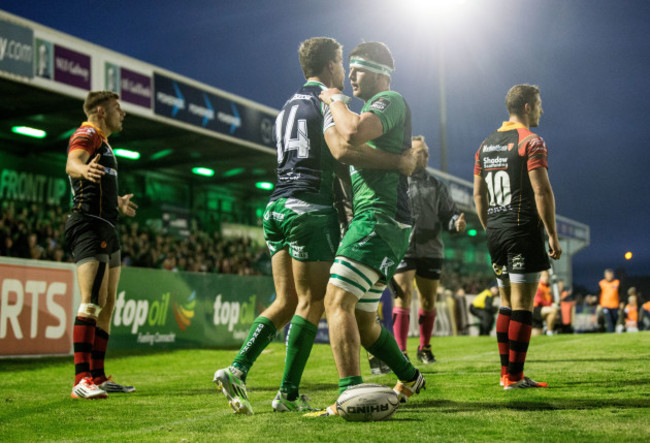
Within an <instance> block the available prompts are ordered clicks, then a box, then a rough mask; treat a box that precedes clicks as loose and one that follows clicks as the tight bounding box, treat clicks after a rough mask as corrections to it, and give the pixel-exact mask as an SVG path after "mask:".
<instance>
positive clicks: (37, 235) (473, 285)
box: [0, 201, 491, 294]
mask: <svg viewBox="0 0 650 443" xmlns="http://www.w3.org/2000/svg"><path fill="white" fill-rule="evenodd" d="M1 210H2V212H1V214H0V256H5V257H16V258H27V259H34V260H52V261H58V262H72V260H71V257H70V255H69V253H68V251H67V249H66V248H65V245H64V236H63V228H64V225H65V220H66V217H67V214H68V211H67V208H66V209H63V208H62V207H61V206H51V207H43V206H41V205H36V204H31V205H29V204H22V205H21V204H19V203H16V202H12V201H3V202H2V204H1ZM120 231H121V232H120V234H121V245H122V264H123V266H137V267H147V268H157V269H166V270H169V271H188V272H215V273H221V274H237V275H260V274H264V275H270V273H271V272H270V271H271V265H270V258H269V254H268V252H267V248H266V246H264V245H257V244H254V243H253V242H252V241H251V240H250V239H248V238H224V237H222V236H221V235H220V234H219V232H213V233H211V234H210V233H208V232H205V231H202V230H201V229H198V228H194V229H190V233H189V235H188V236H174V235H171V234H169V233H166V232H164V230H163V229H162V228H157V227H153V226H150V225H146V224H143V223H140V222H138V221H128V220H127V223H126V224H123V225H121V226H120ZM453 268H454V266H447V267H445V270H444V272H443V276H442V279H441V285H442V286H444V287H446V288H453V289H454V290H456V289H459V288H460V289H462V290H464V291H465V292H467V293H468V294H475V293H478V292H480V291H481V290H482V289H483V288H484V287H487V285H488V284H489V282H490V281H491V278H490V277H477V276H475V275H461V274H460V273H457V272H454V270H453Z"/></svg>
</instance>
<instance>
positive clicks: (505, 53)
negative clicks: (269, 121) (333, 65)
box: [1, 0, 650, 288]
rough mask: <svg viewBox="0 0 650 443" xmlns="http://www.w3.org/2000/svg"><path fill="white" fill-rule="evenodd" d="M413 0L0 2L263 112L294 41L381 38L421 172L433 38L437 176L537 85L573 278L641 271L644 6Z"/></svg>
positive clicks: (429, 117)
mask: <svg viewBox="0 0 650 443" xmlns="http://www.w3.org/2000/svg"><path fill="white" fill-rule="evenodd" d="M413 3H416V2H412V1H409V0H401V1H398V0H391V1H387V0H374V1H365V0H363V1H362V0H358V1H354V0H348V1H345V0H330V1H328V2H322V1H314V0H300V1H289V0H285V1H280V0H270V1H254V0H239V1H214V0H213V1H207V0H206V1H198V0H196V1H187V2H179V1H176V0H174V1H172V0H158V1H124V0H119V1H112V2H102V1H88V0H85V1H78V0H66V1H65V2H53V1H49V0H30V1H24V0H21V1H14V0H3V2H2V6H1V8H2V9H4V10H6V11H8V12H11V13H14V14H17V15H19V16H22V17H25V18H28V19H30V20H33V21H36V22H38V23H41V24H43V25H46V26H49V27H51V28H54V29H56V30H59V31H62V32H65V33H68V34H71V35H73V36H76V37H79V38H81V39H84V40H87V41H89V42H92V43H95V44H98V45H101V46H105V47H107V48H110V49H112V50H115V51H117V52H120V53H124V54H126V55H129V56H132V57H135V58H137V59H140V60H143V61H146V62H149V63H152V64H154V65H157V66H161V67H164V68H166V69H169V70H171V71H174V72H177V73H179V74H182V75H185V76H188V77H190V78H193V79H196V80H199V81H201V82H204V83H207V84H209V85H212V86H215V87H218V88H221V89H224V90H226V91H229V92H232V93H235V94H238V95H241V96H243V97H246V98H249V99H252V100H254V101H257V102H260V103H263V104H265V105H268V106H272V107H274V108H280V107H281V106H282V104H283V103H284V100H285V99H286V98H287V95H288V94H290V93H291V92H293V91H294V90H295V89H296V88H297V87H298V86H299V85H300V84H301V82H302V81H303V78H302V74H301V71H300V68H299V65H298V61H297V55H296V50H297V47H298V44H299V43H300V42H301V41H302V40H305V39H306V38H309V37H313V36H321V35H325V36H330V37H333V38H336V39H337V40H338V41H339V42H341V43H342V44H343V45H344V56H345V57H347V53H348V51H349V50H350V49H352V48H353V47H354V46H356V45H357V44H358V43H360V42H361V41H363V40H366V41H372V40H379V41H383V42H385V43H386V44H388V46H389V47H390V48H391V50H392V52H393V55H394V57H395V60H396V66H397V70H396V72H395V73H394V75H393V81H392V87H393V89H395V90H397V91H399V92H401V93H402V94H403V95H404V96H405V97H406V99H407V101H408V102H409V104H410V106H411V108H412V111H413V130H414V133H417V134H424V135H425V136H426V137H427V140H428V142H429V145H430V146H431V148H432V157H431V162H430V166H432V167H434V168H439V167H440V161H439V156H438V148H437V146H438V140H439V123H438V122H439V117H440V115H439V111H438V109H439V107H438V102H439V97H440V95H439V86H438V85H439V80H440V78H441V77H440V75H439V70H438V63H439V55H438V54H439V48H440V47H441V46H443V47H444V48H445V49H444V56H445V57H444V59H445V66H444V73H445V77H444V78H445V83H446V100H447V110H448V117H447V118H448V125H447V131H448V149H449V152H448V165H449V172H450V173H451V174H453V175H456V176H459V177H462V178H464V179H466V180H470V181H471V180H472V166H473V155H474V153H475V151H476V149H477V147H478V145H479V144H480V142H481V141H482V139H483V138H484V137H485V136H487V135H488V134H489V133H490V132H492V131H494V130H495V129H496V128H497V127H498V126H499V124H500V122H501V121H502V120H505V119H507V114H506V111H505V107H504V104H503V101H504V96H505V93H506V91H507V90H508V88H509V87H510V86H512V85H513V84H516V83H533V84H537V85H539V86H540V88H541V90H542V100H543V108H544V111H545V114H544V116H543V117H542V120H541V123H540V126H539V128H537V129H536V132H537V133H539V134H540V135H541V136H543V137H544V139H545V140H546V142H547V144H548V146H549V176H550V178H551V183H552V185H553V188H554V191H555V196H556V202H557V212H558V213H559V214H561V215H564V216H566V217H569V218H572V219H574V220H577V221H580V222H583V223H586V224H588V225H589V226H590V227H591V245H590V246H589V247H588V248H587V249H585V250H583V251H581V252H579V253H578V254H577V255H576V256H575V258H574V260H573V269H574V282H575V283H578V284H584V285H587V286H588V287H590V288H595V287H596V282H597V281H598V280H599V279H600V278H601V276H602V270H603V269H604V268H605V267H613V268H618V267H624V268H625V269H626V271H627V272H628V274H631V275H650V234H648V229H649V225H650V221H649V220H650V198H649V197H648V194H649V191H648V189H649V188H650V186H648V184H645V185H644V184H643V183H645V175H644V172H643V171H645V170H647V169H648V166H650V160H649V157H650V154H648V152H647V151H648V147H647V143H648V140H650V111H649V109H650V108H649V106H650V100H649V99H650V92H649V91H650V88H649V87H648V79H649V78H650V72H649V71H650V69H649V68H650V1H647V0H617V1H608V0H571V1H566V0H545V1H532V0H530V1H528V0H473V1H472V0H466V1H465V2H460V3H461V5H460V10H459V12H460V13H459V14H457V15H456V16H454V17H447V18H445V19H443V20H441V19H440V15H439V14H438V15H436V14H431V13H425V12H423V11H421V10H420V11H418V10H417V9H415V8H413V7H410V6H409V5H412V4H413ZM420 3H425V4H427V3H439V2H436V1H433V0H430V1H423V2H420ZM348 88H349V84H348ZM628 250H630V251H632V252H633V254H634V257H633V259H632V260H631V261H626V260H625V259H624V257H623V256H624V253H625V252H626V251H628Z"/></svg>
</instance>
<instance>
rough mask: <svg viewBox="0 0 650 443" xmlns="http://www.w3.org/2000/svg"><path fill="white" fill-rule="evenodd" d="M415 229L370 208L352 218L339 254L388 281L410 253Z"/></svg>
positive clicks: (337, 252)
mask: <svg viewBox="0 0 650 443" xmlns="http://www.w3.org/2000/svg"><path fill="white" fill-rule="evenodd" d="M411 229H412V228H411V226H410V225H406V224H403V223H399V222H397V221H396V220H394V219H393V218H391V217H389V216H387V215H384V214H382V213H381V212H372V211H366V212H364V213H363V214H359V215H358V216H355V217H354V218H353V219H352V222H350V226H349V227H348V230H347V232H346V233H345V235H344V236H343V239H342V240H341V244H340V245H339V249H338V250H337V251H336V255H337V256H339V255H340V256H343V257H347V258H349V259H352V260H356V261H358V262H360V263H363V264H364V265H366V266H368V267H370V268H372V269H374V270H376V271H378V272H379V273H380V274H381V276H382V281H384V282H387V281H389V280H390V279H391V278H392V277H393V274H395V270H396V269H397V265H398V264H399V262H400V261H402V258H403V257H404V254H406V250H407V249H408V246H409V237H410V235H411Z"/></svg>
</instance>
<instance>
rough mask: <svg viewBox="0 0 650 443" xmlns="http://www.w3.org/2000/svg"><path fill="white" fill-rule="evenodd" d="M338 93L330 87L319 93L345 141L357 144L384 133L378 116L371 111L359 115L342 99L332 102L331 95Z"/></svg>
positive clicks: (339, 93)
mask: <svg viewBox="0 0 650 443" xmlns="http://www.w3.org/2000/svg"><path fill="white" fill-rule="evenodd" d="M338 95H341V91H339V90H338V89H336V88H330V89H326V90H324V91H322V92H321V93H320V99H321V100H322V101H323V103H325V104H327V105H329V106H330V111H331V112H332V117H333V118H334V123H336V130H337V131H338V132H339V134H341V136H342V137H343V140H345V142H346V143H350V144H351V145H354V146H359V145H362V144H364V143H366V142H368V141H370V140H374V139H376V138H377V137H380V136H382V135H383V134H384V125H383V124H382V122H381V120H380V119H379V117H377V116H376V115H375V114H373V113H372V112H364V113H362V114H361V115H359V114H357V113H355V112H352V111H351V110H350V109H349V108H348V106H347V104H345V103H344V102H343V101H334V102H332V96H338Z"/></svg>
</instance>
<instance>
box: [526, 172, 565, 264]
mask: <svg viewBox="0 0 650 443" xmlns="http://www.w3.org/2000/svg"><path fill="white" fill-rule="evenodd" d="M528 177H529V178H530V184H531V185H532V187H533V192H534V194H535V205H536V206H537V212H538V213H539V216H540V218H541V219H542V222H543V223H544V227H545V228H546V232H547V233H548V243H549V252H548V255H549V256H551V258H554V259H555V260H557V259H559V258H560V255H562V247H561V246H560V240H559V238H558V235H557V229H556V226H555V196H554V195H553V189H552V188H551V181H550V180H549V178H548V171H547V170H546V168H543V167H540V168H535V169H532V170H530V171H528Z"/></svg>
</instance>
